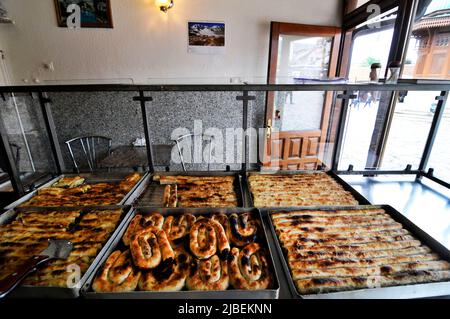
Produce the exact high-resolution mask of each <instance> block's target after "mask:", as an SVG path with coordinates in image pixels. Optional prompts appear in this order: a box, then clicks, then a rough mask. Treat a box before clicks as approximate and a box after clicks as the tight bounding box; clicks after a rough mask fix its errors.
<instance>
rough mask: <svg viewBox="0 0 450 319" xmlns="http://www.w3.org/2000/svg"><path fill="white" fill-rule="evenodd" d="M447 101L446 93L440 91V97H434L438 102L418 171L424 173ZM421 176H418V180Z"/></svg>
mask: <svg viewBox="0 0 450 319" xmlns="http://www.w3.org/2000/svg"><path fill="white" fill-rule="evenodd" d="M447 99H448V92H446V91H442V92H441V95H439V96H437V97H436V100H438V103H437V106H436V111H435V113H434V117H433V122H432V123H431V128H430V132H429V133H428V138H427V142H426V144H425V149H424V150H423V155H422V159H421V161H420V165H419V171H425V170H426V168H427V165H428V161H429V159H430V155H431V151H432V150H433V145H434V141H435V139H436V136H437V134H438V131H439V125H440V124H441V120H442V117H443V115H444V110H445V105H446V103H447ZM420 177H421V176H418V178H420Z"/></svg>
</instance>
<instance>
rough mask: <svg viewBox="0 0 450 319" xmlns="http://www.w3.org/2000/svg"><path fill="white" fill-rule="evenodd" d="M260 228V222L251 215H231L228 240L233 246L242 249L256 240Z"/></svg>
mask: <svg viewBox="0 0 450 319" xmlns="http://www.w3.org/2000/svg"><path fill="white" fill-rule="evenodd" d="M258 228H259V225H258V222H257V221H256V219H255V218H254V217H253V216H252V214H251V213H242V214H231V215H230V218H229V227H228V238H229V239H230V241H231V243H232V244H234V245H236V246H238V247H242V246H245V245H247V244H250V243H252V242H254V241H255V240H256V238H257V235H258Z"/></svg>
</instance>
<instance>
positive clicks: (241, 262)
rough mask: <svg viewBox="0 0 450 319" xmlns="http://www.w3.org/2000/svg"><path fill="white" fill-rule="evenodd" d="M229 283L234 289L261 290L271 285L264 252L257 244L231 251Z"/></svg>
mask: <svg viewBox="0 0 450 319" xmlns="http://www.w3.org/2000/svg"><path fill="white" fill-rule="evenodd" d="M229 273H230V283H231V285H232V286H233V287H234V288H236V289H245V290H262V289H267V288H268V287H269V286H270V285H271V283H272V276H271V275H270V271H269V264H268V262H267V257H266V252H265V251H264V250H263V249H262V248H261V247H260V245H259V244H257V243H252V244H249V245H247V246H245V247H244V248H243V249H242V250H241V251H239V248H236V247H235V248H233V249H232V250H231V256H230V262H229Z"/></svg>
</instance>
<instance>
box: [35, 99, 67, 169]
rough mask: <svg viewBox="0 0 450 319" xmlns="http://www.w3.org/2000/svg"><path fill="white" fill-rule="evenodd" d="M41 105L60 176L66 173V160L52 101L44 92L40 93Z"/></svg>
mask: <svg viewBox="0 0 450 319" xmlns="http://www.w3.org/2000/svg"><path fill="white" fill-rule="evenodd" d="M38 96H39V103H40V104H41V110H42V115H43V118H44V122H45V128H46V129H47V135H48V138H49V140H50V147H51V150H52V153H53V158H54V162H55V167H56V173H57V174H58V175H59V174H61V173H62V172H63V171H65V165H64V159H63V156H62V152H61V146H60V145H59V141H58V135H57V134H56V126H55V122H54V120H53V115H52V111H51V108H50V103H51V100H50V99H49V98H48V97H47V95H46V94H45V93H43V92H39V93H38Z"/></svg>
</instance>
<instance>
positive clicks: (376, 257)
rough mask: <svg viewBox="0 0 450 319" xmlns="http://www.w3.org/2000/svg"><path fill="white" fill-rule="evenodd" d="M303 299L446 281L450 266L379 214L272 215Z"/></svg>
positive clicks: (309, 212) (315, 212)
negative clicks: (359, 290) (330, 293)
mask: <svg viewBox="0 0 450 319" xmlns="http://www.w3.org/2000/svg"><path fill="white" fill-rule="evenodd" d="M271 218H272V222H273V224H274V226H275V230H276V233H277V235H278V239H279V240H280V243H281V245H282V246H283V250H284V253H285V257H286V260H287V262H288V265H289V268H290V271H291V276H292V278H293V280H294V282H295V284H296V286H297V289H298V291H299V293H301V294H314V293H328V292H337V291H347V290H355V289H366V288H374V287H388V286H395V285H405V284H414V283H425V282H435V281H449V280H450V264H449V263H448V262H446V261H443V260H441V258H440V257H439V255H437V254H434V253H432V251H431V249H430V248H428V247H426V246H423V245H422V243H421V242H420V241H419V240H416V238H415V237H414V236H413V235H412V234H411V233H409V232H408V231H407V230H406V229H404V228H403V226H402V225H401V224H400V223H397V222H396V221H394V220H393V219H392V217H390V215H389V214H387V213H386V212H385V211H384V210H383V209H357V210H345V209H342V210H323V211H320V210H303V211H290V212H279V213H275V214H272V215H271Z"/></svg>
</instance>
